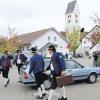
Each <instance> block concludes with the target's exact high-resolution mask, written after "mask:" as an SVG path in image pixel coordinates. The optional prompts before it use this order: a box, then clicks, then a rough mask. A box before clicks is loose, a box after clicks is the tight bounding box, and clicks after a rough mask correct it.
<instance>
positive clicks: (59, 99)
mask: <svg viewBox="0 0 100 100" xmlns="http://www.w3.org/2000/svg"><path fill="white" fill-rule="evenodd" d="M58 100H67V97H66V98H64V97H62V98H58Z"/></svg>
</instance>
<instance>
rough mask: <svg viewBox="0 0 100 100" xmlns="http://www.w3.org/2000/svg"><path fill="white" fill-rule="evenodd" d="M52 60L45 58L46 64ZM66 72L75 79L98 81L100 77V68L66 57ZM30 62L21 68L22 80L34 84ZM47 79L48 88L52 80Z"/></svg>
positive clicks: (90, 81) (46, 85) (45, 83)
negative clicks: (84, 64)
mask: <svg viewBox="0 0 100 100" xmlns="http://www.w3.org/2000/svg"><path fill="white" fill-rule="evenodd" d="M49 62H50V60H49V59H45V65H46V66H48V65H49ZM65 62H66V71H65V72H66V73H68V72H69V73H70V74H71V75H72V77H73V80H74V81H76V80H85V81H88V82H89V83H95V82H96V81H97V78H98V77H100V68H97V67H88V66H83V65H81V64H80V63H78V62H76V61H75V60H72V59H66V60H65ZM29 68H30V66H29V64H28V65H26V66H23V67H22V68H21V76H20V79H21V82H22V83H24V84H32V85H36V82H35V78H34V75H33V74H32V75H31V76H30V75H29ZM48 79H49V78H48ZM48 79H47V80H46V81H45V82H44V85H45V87H46V88H47V89H48V88H49V87H50V85H51V83H50V80H48Z"/></svg>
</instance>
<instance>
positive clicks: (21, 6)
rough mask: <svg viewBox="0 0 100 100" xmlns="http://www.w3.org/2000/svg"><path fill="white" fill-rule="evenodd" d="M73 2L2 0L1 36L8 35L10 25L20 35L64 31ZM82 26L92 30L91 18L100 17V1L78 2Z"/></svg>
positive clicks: (0, 2)
mask: <svg viewBox="0 0 100 100" xmlns="http://www.w3.org/2000/svg"><path fill="white" fill-rule="evenodd" d="M70 1H72V0H0V34H3V35H4V34H5V35H6V34H7V33H8V25H9V26H10V27H12V28H13V27H16V32H17V33H18V34H23V33H27V32H32V31H36V30H39V29H44V28H49V27H55V28H56V29H57V30H58V31H62V30H64V27H65V11H66V8H67V4H68V2H70ZM77 1H78V6H79V9H80V26H81V27H85V29H86V31H88V30H90V29H91V28H92V27H93V26H94V25H95V24H94V23H93V21H92V19H91V18H90V17H91V16H93V15H94V13H97V14H98V15H100V1H99V0H77Z"/></svg>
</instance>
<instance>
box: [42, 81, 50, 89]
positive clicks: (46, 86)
mask: <svg viewBox="0 0 100 100" xmlns="http://www.w3.org/2000/svg"><path fill="white" fill-rule="evenodd" d="M43 84H44V87H45V89H46V90H49V89H50V88H51V82H50V80H45V81H44V83H43Z"/></svg>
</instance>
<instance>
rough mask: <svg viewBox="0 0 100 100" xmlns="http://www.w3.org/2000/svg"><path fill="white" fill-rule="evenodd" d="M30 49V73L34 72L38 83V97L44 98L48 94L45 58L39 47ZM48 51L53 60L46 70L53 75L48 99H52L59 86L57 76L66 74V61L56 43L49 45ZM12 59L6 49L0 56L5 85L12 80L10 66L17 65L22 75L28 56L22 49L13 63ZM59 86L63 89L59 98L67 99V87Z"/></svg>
mask: <svg viewBox="0 0 100 100" xmlns="http://www.w3.org/2000/svg"><path fill="white" fill-rule="evenodd" d="M30 51H31V53H32V57H31V58H30V69H29V74H30V75H31V74H32V73H33V74H34V76H35V80H36V83H37V88H38V94H39V95H38V96H37V97H36V99H41V100H43V98H44V96H46V90H45V87H44V85H43V82H44V81H45V79H44V74H45V63H44V59H43V57H42V55H40V54H38V53H37V49H36V48H35V47H32V48H31V49H30ZM48 52H49V53H50V54H51V60H50V64H49V66H48V67H47V69H46V70H50V74H51V76H52V80H51V85H52V86H51V90H50V93H49V97H48V98H47V99H46V100H52V97H53V95H54V92H55V89H56V88H57V79H56V78H57V77H59V76H61V75H64V74H65V61H64V57H63V55H62V54H61V53H59V52H56V48H55V46H54V45H50V46H49V48H48ZM12 59H13V57H12V56H10V55H9V53H8V51H5V52H4V53H3V55H2V57H1V58H0V73H1V72H2V76H3V78H4V80H5V84H4V87H7V86H8V85H9V82H10V78H9V71H10V68H12V65H16V66H17V69H18V75H19V77H20V69H21V67H22V66H23V65H24V64H25V63H26V62H27V57H26V56H25V55H24V54H22V52H21V50H17V51H16V56H15V57H14V60H13V63H12V62H11V60H12ZM19 81H20V80H19ZM59 88H60V89H61V91H62V92H61V94H62V95H61V96H60V97H59V98H58V100H67V96H66V92H65V87H64V86H61V87H59Z"/></svg>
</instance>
